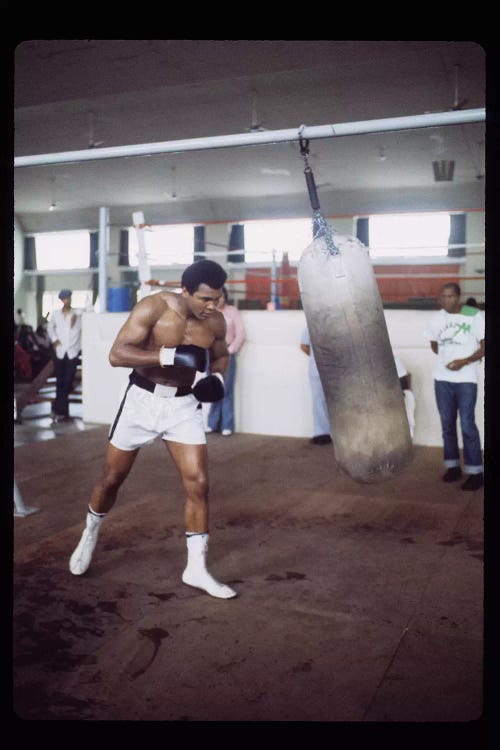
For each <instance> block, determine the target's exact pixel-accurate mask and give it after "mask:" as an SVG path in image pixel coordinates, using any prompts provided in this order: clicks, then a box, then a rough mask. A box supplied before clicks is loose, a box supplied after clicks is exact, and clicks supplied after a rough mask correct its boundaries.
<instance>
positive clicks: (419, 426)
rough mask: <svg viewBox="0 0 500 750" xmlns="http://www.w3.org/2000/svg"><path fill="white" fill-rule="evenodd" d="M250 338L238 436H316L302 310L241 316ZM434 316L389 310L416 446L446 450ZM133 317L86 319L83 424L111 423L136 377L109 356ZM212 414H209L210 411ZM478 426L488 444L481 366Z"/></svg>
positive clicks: (242, 366)
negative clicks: (408, 382) (432, 341)
mask: <svg viewBox="0 0 500 750" xmlns="http://www.w3.org/2000/svg"><path fill="white" fill-rule="evenodd" d="M241 314H242V317H243V322H244V324H245V328H246V332H247V341H246V343H245V344H244V346H243V348H242V350H241V352H240V354H239V355H238V360H237V376H236V389H235V402H236V406H235V411H236V414H235V417H236V431H238V432H245V433H256V434H263V435H277V436H289V437H310V436H312V431H313V423H312V409H311V396H310V391H309V381H308V375H307V357H306V355H305V354H303V352H302V351H301V350H300V346H299V342H300V335H301V332H302V329H303V327H304V325H305V316H304V313H303V312H302V311H300V310H280V311H274V312H268V311H260V310H243V311H241ZM430 315H432V312H430V311H427V310H386V311H385V316H386V321H387V328H388V331H389V337H390V340H391V344H392V346H393V349H394V353H395V355H396V356H398V357H399V358H400V359H401V360H402V361H403V363H404V364H405V365H406V367H407V369H408V371H409V372H410V373H411V376H412V390H413V393H414V396H415V401H416V413H415V417H416V429H415V436H414V442H415V444H417V445H428V446H440V445H442V439H441V426H440V422H439V416H438V413H437V409H436V405H435V401H434V388H433V380H432V368H433V365H434V362H435V356H436V355H434V354H433V353H432V351H431V349H430V346H429V342H428V341H427V340H426V338H425V337H424V331H425V329H426V326H427V322H428V319H429V316H430ZM126 318H127V313H106V314H96V313H86V314H84V317H83V339H82V351H83V357H82V385H83V419H84V420H85V421H86V422H91V423H97V424H111V422H112V421H113V419H114V416H115V413H116V408H117V406H118V403H119V401H120V397H121V396H120V394H121V391H122V389H123V387H124V386H125V384H126V382H127V378H128V373H129V372H130V370H127V369H123V368H112V367H111V365H110V364H109V362H108V352H109V350H110V348H111V345H112V343H113V340H114V338H115V336H116V334H117V333H118V330H119V328H120V327H121V326H122V325H123V323H124V322H125V320H126ZM204 412H205V414H206V412H207V407H206V406H205V407H204ZM476 420H477V424H478V427H479V430H480V433H481V440H482V441H483V443H484V432H483V422H484V364H482V365H481V374H480V383H479V396H478V403H477V407H476Z"/></svg>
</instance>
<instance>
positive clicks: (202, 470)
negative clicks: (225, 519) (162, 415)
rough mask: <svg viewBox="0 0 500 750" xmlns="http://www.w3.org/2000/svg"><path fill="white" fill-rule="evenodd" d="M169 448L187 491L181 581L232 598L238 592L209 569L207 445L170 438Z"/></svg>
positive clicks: (212, 594) (221, 597)
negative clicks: (183, 563) (184, 556)
mask: <svg viewBox="0 0 500 750" xmlns="http://www.w3.org/2000/svg"><path fill="white" fill-rule="evenodd" d="M167 448H168V450H169V451H170V455H171V456H172V458H173V460H174V463H175V465H176V466H177V469H178V471H179V473H180V475H181V479H182V483H183V486H184V490H185V492H186V505H185V512H184V517H185V527H186V541H187V549H188V562H187V566H186V569H185V570H184V573H183V574H182V580H183V582H184V583H186V584H187V585H188V586H194V587H195V588H199V589H202V590H203V591H206V592H207V593H208V594H210V595H211V596H215V597H218V598H220V599H230V598H232V597H233V596H236V591H233V589H231V588H230V587H229V586H226V585H225V584H223V583H219V581H216V580H215V578H213V576H211V575H210V573H209V572H208V570H207V569H206V556H207V548H208V538H209V534H208V523H209V511H208V458H207V446H206V445H188V444H186V443H176V442H173V441H167Z"/></svg>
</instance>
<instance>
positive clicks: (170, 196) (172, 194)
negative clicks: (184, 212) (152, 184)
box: [164, 165, 203, 203]
mask: <svg viewBox="0 0 500 750" xmlns="http://www.w3.org/2000/svg"><path fill="white" fill-rule="evenodd" d="M170 169H171V172H172V189H171V190H168V191H166V192H165V193H164V196H165V199H164V200H165V201H166V202H167V203H176V202H177V201H179V202H181V201H192V200H198V199H199V198H202V197H203V196H201V195H185V194H184V195H183V194H182V193H179V191H178V188H177V171H176V169H177V168H176V167H175V166H174V165H172V166H171V167H170Z"/></svg>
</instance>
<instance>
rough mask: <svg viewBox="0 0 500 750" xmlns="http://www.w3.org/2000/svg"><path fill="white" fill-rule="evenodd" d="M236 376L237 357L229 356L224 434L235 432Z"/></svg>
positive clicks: (223, 402) (222, 403) (225, 377)
mask: <svg viewBox="0 0 500 750" xmlns="http://www.w3.org/2000/svg"><path fill="white" fill-rule="evenodd" d="M235 375H236V355H234V354H230V355H229V365H228V368H227V371H226V374H225V376H224V390H225V394H226V395H225V396H224V398H223V399H222V401H219V403H220V404H221V411H222V422H221V428H222V434H224V433H225V434H226V435H227V434H229V433H231V432H234V380H235Z"/></svg>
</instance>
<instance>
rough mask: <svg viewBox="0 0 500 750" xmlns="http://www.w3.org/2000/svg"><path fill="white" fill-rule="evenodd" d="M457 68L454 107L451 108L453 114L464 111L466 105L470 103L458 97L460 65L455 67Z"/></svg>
mask: <svg viewBox="0 0 500 750" xmlns="http://www.w3.org/2000/svg"><path fill="white" fill-rule="evenodd" d="M453 67H454V68H455V99H454V101H453V107H452V108H451V110H452V112H456V111H457V110H460V109H463V108H464V107H465V105H466V104H467V102H468V99H462V100H460V98H459V96H458V71H459V68H460V65H454V66H453Z"/></svg>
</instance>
